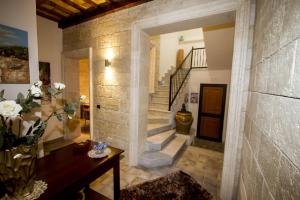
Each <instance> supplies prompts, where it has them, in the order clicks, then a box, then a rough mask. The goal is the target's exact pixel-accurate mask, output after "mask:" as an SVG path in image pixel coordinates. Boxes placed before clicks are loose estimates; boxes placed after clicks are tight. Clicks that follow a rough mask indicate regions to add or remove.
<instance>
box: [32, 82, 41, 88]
mask: <svg viewBox="0 0 300 200" xmlns="http://www.w3.org/2000/svg"><path fill="white" fill-rule="evenodd" d="M33 85H34V86H36V87H41V86H42V85H43V82H42V81H37V82H35V83H33Z"/></svg>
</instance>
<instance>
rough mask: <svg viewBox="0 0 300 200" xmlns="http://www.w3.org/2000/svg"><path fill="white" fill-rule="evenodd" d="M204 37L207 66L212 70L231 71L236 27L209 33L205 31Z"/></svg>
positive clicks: (209, 31)
mask: <svg viewBox="0 0 300 200" xmlns="http://www.w3.org/2000/svg"><path fill="white" fill-rule="evenodd" d="M203 36H204V41H205V49H206V55H207V65H208V66H209V67H210V68H211V69H212V68H213V69H230V68H231V65H232V55H233V40H234V27H229V28H219V29H214V30H207V31H206V30H205V29H204V31H203ZM216 58H217V59H216Z"/></svg>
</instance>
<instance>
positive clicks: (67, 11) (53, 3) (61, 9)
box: [47, 1, 74, 15]
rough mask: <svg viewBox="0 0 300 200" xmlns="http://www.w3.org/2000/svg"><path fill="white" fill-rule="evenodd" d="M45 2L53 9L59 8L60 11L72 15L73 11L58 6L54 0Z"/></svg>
mask: <svg viewBox="0 0 300 200" xmlns="http://www.w3.org/2000/svg"><path fill="white" fill-rule="evenodd" d="M47 4H49V5H50V6H52V7H54V8H55V9H57V10H60V11H62V12H64V13H66V14H69V15H73V14H74V12H72V11H70V10H68V9H67V8H64V7H62V6H60V5H58V4H57V3H55V2H52V1H49V2H48V3H47Z"/></svg>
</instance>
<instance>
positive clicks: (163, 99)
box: [151, 96, 169, 103]
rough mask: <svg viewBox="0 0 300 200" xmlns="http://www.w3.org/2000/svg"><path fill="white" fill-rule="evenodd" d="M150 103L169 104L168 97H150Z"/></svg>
mask: <svg viewBox="0 0 300 200" xmlns="http://www.w3.org/2000/svg"><path fill="white" fill-rule="evenodd" d="M151 103H169V97H160V96H156V97H152V99H151Z"/></svg>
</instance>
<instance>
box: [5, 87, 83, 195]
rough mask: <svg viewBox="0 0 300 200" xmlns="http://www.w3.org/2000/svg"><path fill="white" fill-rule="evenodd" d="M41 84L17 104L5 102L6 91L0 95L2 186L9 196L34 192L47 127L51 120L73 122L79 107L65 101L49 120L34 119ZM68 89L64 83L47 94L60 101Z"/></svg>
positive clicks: (12, 101)
mask: <svg viewBox="0 0 300 200" xmlns="http://www.w3.org/2000/svg"><path fill="white" fill-rule="evenodd" d="M41 87H42V82H41V81H38V82H35V83H34V84H33V85H32V86H31V88H30V89H29V90H28V92H27V94H26V96H24V95H23V94H22V93H19V94H18V95H17V98H16V100H6V99H5V98H4V90H2V91H1V92H0V182H1V184H2V187H3V189H2V190H4V191H2V193H6V194H8V195H10V196H14V197H22V195H24V194H28V193H30V192H31V191H32V189H33V185H34V179H35V172H36V168H35V163H36V160H37V143H38V140H39V138H41V137H42V136H43V134H44V132H45V129H46V127H47V123H48V121H49V119H50V118H52V117H56V118H57V119H58V120H59V121H63V120H64V119H66V118H72V117H73V116H74V115H75V112H76V109H77V107H78V104H77V102H75V101H73V102H71V103H68V102H66V101H65V100H63V105H62V106H58V105H55V106H54V108H53V111H52V112H51V114H50V115H49V116H48V117H47V118H46V119H42V118H41V117H39V116H37V115H35V112H36V111H38V108H39V107H41V105H40V103H39V99H41V98H43V93H42V91H41ZM64 88H65V85H64V84H62V83H54V87H53V88H52V87H49V88H48V91H47V92H48V93H49V94H50V95H51V96H52V97H53V98H57V97H58V96H59V95H60V94H61V93H62V91H63V89H64Z"/></svg>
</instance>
